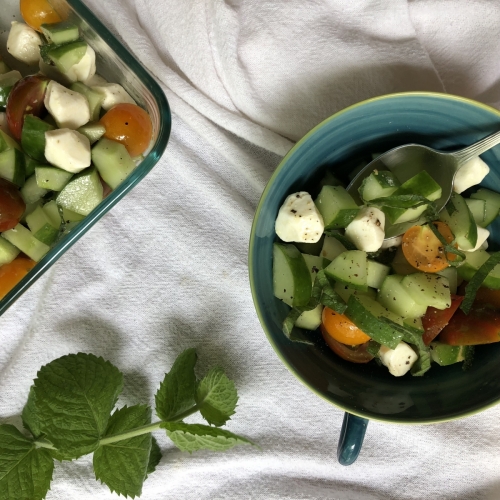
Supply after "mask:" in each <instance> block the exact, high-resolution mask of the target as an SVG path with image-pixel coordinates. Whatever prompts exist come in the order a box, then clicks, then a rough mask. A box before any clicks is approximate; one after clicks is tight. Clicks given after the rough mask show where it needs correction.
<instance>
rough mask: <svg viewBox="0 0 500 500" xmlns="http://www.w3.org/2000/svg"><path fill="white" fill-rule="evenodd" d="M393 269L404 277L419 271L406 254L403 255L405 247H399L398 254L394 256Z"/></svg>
mask: <svg viewBox="0 0 500 500" xmlns="http://www.w3.org/2000/svg"><path fill="white" fill-rule="evenodd" d="M391 268H392V270H393V271H394V273H396V274H401V275H403V276H406V275H407V274H413V273H415V272H418V269H416V268H415V267H413V266H412V265H411V264H410V263H409V262H408V261H407V260H406V257H405V254H404V253H403V247H402V246H399V247H398V249H397V250H396V254H395V255H394V259H392V262H391Z"/></svg>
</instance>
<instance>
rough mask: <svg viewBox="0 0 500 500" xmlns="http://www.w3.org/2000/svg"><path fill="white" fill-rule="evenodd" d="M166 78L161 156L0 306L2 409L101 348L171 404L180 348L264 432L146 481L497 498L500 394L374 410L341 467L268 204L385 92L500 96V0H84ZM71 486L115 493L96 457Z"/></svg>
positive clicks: (255, 493) (149, 492) (69, 475)
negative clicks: (292, 329) (466, 410)
mask: <svg viewBox="0 0 500 500" xmlns="http://www.w3.org/2000/svg"><path fill="white" fill-rule="evenodd" d="M85 2H86V4H87V5H88V6H89V7H90V8H92V10H94V11H95V13H96V14H97V15H98V16H99V17H100V18H101V19H102V20H103V21H104V22H105V23H106V24H107V25H108V26H109V27H110V28H111V30H112V31H114V32H115V33H116V34H117V35H118V36H119V37H120V38H121V39H122V40H123V41H124V43H125V44H127V45H128V47H129V48H130V49H131V51H132V52H133V53H135V55H136V56H137V57H138V58H139V60H140V61H141V62H142V63H143V64H144V65H145V66H146V67H147V68H148V69H149V70H150V71H151V72H152V73H153V74H154V75H155V76H156V78H157V79H158V81H159V82H160V84H161V85H162V87H163V89H164V90H165V92H166V95H167V97H168V99H169V102H170V105H171V107H172V111H173V125H172V135H171V139H170V142H169V145H168V148H167V150H166V152H165V154H164V156H163V158H162V159H161V160H160V161H159V163H158V165H157V166H156V167H155V168H154V169H153V171H152V172H151V173H150V174H149V175H148V176H147V177H146V178H145V179H144V180H143V181H142V182H141V183H140V184H139V185H138V186H137V187H136V188H135V189H134V190H133V191H132V192H131V193H130V194H129V195H127V197H126V198H125V199H123V200H122V201H121V202H120V203H119V204H118V205H117V206H116V207H114V208H113V209H112V210H111V212H110V213H109V214H108V215H106V216H105V217H104V218H103V220H101V221H100V222H99V223H98V224H97V225H96V226H95V227H94V228H93V229H92V230H91V231H90V232H89V233H88V234H87V235H85V236H84V238H82V240H81V241H79V242H78V243H77V244H76V245H75V246H74V247H73V248H72V249H70V250H69V251H68V252H67V253H66V254H65V255H64V256H63V257H62V258H61V259H60V260H59V261H58V262H57V263H56V264H55V265H54V266H53V267H52V268H51V269H50V270H49V271H48V272H47V273H46V275H44V276H43V277H42V278H41V279H40V280H39V282H37V283H36V284H35V285H34V286H33V287H31V289H30V290H29V291H27V292H26V293H25V294H24V295H23V296H22V298H20V299H19V300H18V301H17V302H16V304H15V305H14V306H13V307H12V308H11V309H10V310H9V311H7V312H6V313H5V314H4V315H3V316H2V317H1V318H0V327H1V328H0V332H1V340H2V342H1V344H2V348H1V349H0V412H1V416H2V417H3V418H4V419H5V418H7V417H10V416H16V415H19V414H20V412H21V410H22V407H23V405H24V402H25V400H26V397H27V394H28V390H29V386H30V383H31V380H32V379H33V378H34V377H35V376H36V372H37V370H38V369H39V368H40V366H41V365H42V364H45V363H47V362H49V361H50V360H52V359H54V358H56V357H58V356H61V355H64V354H67V353H69V352H78V351H84V352H92V353H94V354H96V355H100V356H103V357H104V358H105V359H109V360H110V361H111V362H112V363H114V364H115V365H116V366H118V367H119V368H120V369H121V370H123V371H124V373H125V390H124V392H123V394H122V396H121V397H120V400H119V404H120V405H122V404H136V403H139V402H141V403H149V404H153V402H154V400H153V395H154V392H155V390H156V388H157V387H158V385H159V382H160V380H161V379H162V377H163V374H164V372H165V371H167V370H168V369H169V368H170V366H171V364H172V362H173V360H174V359H175V357H176V355H177V354H178V353H179V352H181V351H182V350H183V349H185V348H187V347H196V348H197V350H198V354H199V358H200V361H199V364H200V369H201V371H203V370H206V369H207V368H208V367H210V366H213V365H215V364H219V365H221V366H223V367H224V368H225V369H226V371H227V373H228V375H229V376H230V377H232V378H234V380H235V382H236V385H237V387H238V389H239V394H240V401H239V405H238V407H237V412H236V415H234V417H233V419H232V420H231V421H230V422H229V424H228V426H227V428H228V429H229V430H231V431H233V432H236V433H239V434H243V435H245V436H247V437H248V438H250V439H252V440H254V441H256V442H257V443H258V444H259V445H260V446H261V448H262V449H261V450H258V449H255V448H250V447H240V448H235V449H234V450H232V451H229V452H226V453H220V454H219V453H213V452H197V453H193V454H192V455H189V454H187V453H181V452H179V451H177V450H176V448H174V446H173V445H172V443H171V442H170V441H169V440H168V439H167V438H166V436H164V435H162V433H161V432H159V433H156V434H155V435H156V436H157V437H158V440H159V443H160V446H161V448H162V451H163V459H162V461H161V463H160V465H159V467H158V470H157V471H156V472H155V473H153V474H152V475H151V476H150V477H149V478H148V480H147V481H146V483H145V486H144V491H143V495H142V497H141V498H143V499H146V500H170V499H176V500H177V499H187V500H191V499H193V500H194V499H196V500H202V499H234V498H242V499H243V498H244V499H247V498H252V499H266V500H267V499H274V498H276V499H277V498H286V499H316V498H318V499H320V498H321V499H323V498H325V499H327V498H328V499H341V500H375V499H377V500H378V499H384V500H385V499H389V500H391V499H394V500H407V499H408V500H409V499H412V500H421V499H423V498H439V499H450V500H451V499H457V498H460V499H468V500H479V499H481V500H482V499H491V500H493V499H496V498H498V497H499V496H500V475H499V472H498V470H499V468H500V458H499V456H500V455H499V453H498V440H499V438H500V418H499V417H500V407H494V408H491V409H489V410H487V411H485V412H483V413H481V414H478V415H475V416H472V417H468V418H466V419H462V420H458V421H454V422H449V423H444V424H440V425H432V426H396V425H389V424H384V423H378V422H371V423H370V424H369V426H368V430H367V434H366V438H365V443H364V447H363V449H362V452H361V455H360V457H359V459H358V461H357V462H356V463H355V464H354V465H352V466H350V467H342V466H340V465H339V464H338V463H337V460H336V447H337V441H338V436H339V432H340V426H341V423H342V416H343V413H342V411H341V410H340V409H338V408H336V407H334V406H331V405H330V404H328V403H327V402H325V401H323V400H321V399H320V398H318V397H317V396H316V395H314V394H313V393H312V392H310V391H309V390H308V389H307V388H306V387H305V386H303V385H302V384H301V383H300V382H298V381H297V380H296V379H295V378H294V377H293V375H292V374H291V373H289V372H288V371H287V369H286V368H285V367H284V365H283V364H282V363H281V361H280V360H279V358H278V356H277V355H276V354H275V353H274V352H273V350H272V348H271V346H270V345H269V343H268V342H267V340H266V337H265V335H264V333H263V331H262V329H261V327H260V325H259V322H258V319H257V316H256V314H255V312H254V308H253V303H252V297H251V293H250V287H249V283H248V273H247V247H248V239H249V234H250V228H251V223H252V217H253V212H254V210H255V207H256V205H257V203H258V200H259V197H260V194H261V193H262V191H263V189H264V187H265V184H266V182H267V180H268V178H269V177H270V175H271V174H272V172H273V170H274V168H275V167H276V165H277V164H278V163H279V161H280V159H281V157H282V156H283V155H284V154H286V152H287V151H288V150H289V149H290V147H291V146H292V145H293V143H294V141H296V140H298V139H299V138H300V137H301V136H302V135H304V134H305V133H306V132H307V131H308V130H309V129H311V128H312V127H314V126H315V125H316V124H318V123H319V122H320V121H322V120H323V119H324V118H326V117H328V116H329V115H331V114H332V113H334V112H336V111H338V110H340V109H343V108H344V107H346V106H349V105H351V104H354V103H356V102H358V101H360V100H363V99H366V98H370V97H373V96H377V95H381V94H386V93H391V92H398V91H408V90H430V91H440V92H451V93H457V94H460V95H464V96H467V97H472V98H475V99H478V100H481V101H483V102H485V103H487V104H490V105H494V106H499V105H500V64H499V62H498V54H499V52H500V51H499V49H500V36H499V35H500V9H498V3H497V2H496V1H487V0H483V1H479V0H453V1H451V0H413V1H410V2H406V1H404V0H384V1H381V0H358V1H356V2H353V1H349V0H310V1H307V2H304V1H303V0H274V1H268V0H254V1H246V2H245V1H243V0H225V1H222V0H205V1H202V0H169V1H167V0H156V1H153V0H149V1H147V0H107V1H106V2H102V1H99V0H85ZM48 498H50V499H53V500H56V499H57V500H67V499H72V500H84V499H85V500H88V499H89V498H93V499H95V500H98V499H99V500H101V499H102V500H104V499H108V498H113V495H112V494H111V493H109V491H108V489H107V487H106V486H103V485H101V484H100V483H98V482H95V481H94V479H93V473H92V468H91V461H90V459H89V458H88V457H87V458H84V459H80V460H78V461H76V462H73V463H64V464H62V465H57V466H56V471H55V474H54V479H53V485H52V491H51V492H50V493H49V495H48Z"/></svg>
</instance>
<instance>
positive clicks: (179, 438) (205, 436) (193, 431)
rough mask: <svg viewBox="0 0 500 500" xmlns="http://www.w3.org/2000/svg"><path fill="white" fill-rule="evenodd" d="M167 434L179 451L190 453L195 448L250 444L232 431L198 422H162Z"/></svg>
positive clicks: (221, 448) (228, 447) (224, 447)
mask: <svg viewBox="0 0 500 500" xmlns="http://www.w3.org/2000/svg"><path fill="white" fill-rule="evenodd" d="M161 427H162V428H163V429H166V431H167V436H168V437H169V438H170V439H171V440H172V441H173V443H174V444H175V446H177V448H179V450H181V451H189V453H192V452H193V451H196V450H213V451H224V450H229V449H230V448H232V447H233V446H236V445H238V444H252V445H253V443H252V442H251V441H249V440H248V439H245V438H244V437H241V436H237V435H236V434H233V433H232V432H229V431H225V430H223V429H218V428H216V427H210V426H208V425H200V424H185V423H183V422H163V423H162V424H161Z"/></svg>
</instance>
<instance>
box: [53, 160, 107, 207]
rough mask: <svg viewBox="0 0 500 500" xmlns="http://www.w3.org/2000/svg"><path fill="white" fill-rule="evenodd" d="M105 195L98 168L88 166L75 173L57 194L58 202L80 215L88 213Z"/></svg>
mask: <svg viewBox="0 0 500 500" xmlns="http://www.w3.org/2000/svg"><path fill="white" fill-rule="evenodd" d="M102 197H103V187H102V184H101V179H99V175H98V173H97V170H96V169H95V168H94V167H90V168H87V169H85V170H83V171H82V172H80V173H79V174H77V175H75V176H74V177H73V178H72V179H71V180H70V181H69V182H68V184H66V186H65V187H64V189H63V190H62V191H61V192H60V193H59V195H58V196H57V199H56V202H57V204H58V205H60V206H61V207H63V208H66V209H68V210H71V211H73V212H76V213H77V214H80V215H88V214H89V213H90V212H92V210H94V208H95V207H97V205H99V203H101V201H102Z"/></svg>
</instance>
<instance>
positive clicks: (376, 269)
mask: <svg viewBox="0 0 500 500" xmlns="http://www.w3.org/2000/svg"><path fill="white" fill-rule="evenodd" d="M390 270H391V268H390V267H389V266H386V265H384V264H381V263H380V262H376V261H374V260H370V259H368V261H367V270H366V283H367V284H368V286H369V287H371V288H380V287H381V286H382V283H383V281H384V279H385V277H386V276H387V275H388V274H389V272H390Z"/></svg>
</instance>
